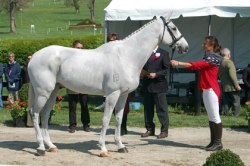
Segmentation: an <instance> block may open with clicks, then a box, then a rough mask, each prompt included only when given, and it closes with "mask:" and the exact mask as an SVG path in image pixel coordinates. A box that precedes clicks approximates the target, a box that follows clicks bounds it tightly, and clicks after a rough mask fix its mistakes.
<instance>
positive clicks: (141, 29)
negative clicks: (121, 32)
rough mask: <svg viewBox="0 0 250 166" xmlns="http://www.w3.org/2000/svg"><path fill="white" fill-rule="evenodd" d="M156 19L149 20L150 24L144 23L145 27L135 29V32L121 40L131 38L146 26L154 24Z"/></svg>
mask: <svg viewBox="0 0 250 166" xmlns="http://www.w3.org/2000/svg"><path fill="white" fill-rule="evenodd" d="M156 20H157V19H156V18H154V19H153V20H151V21H150V22H148V23H146V24H145V25H143V26H142V27H141V28H139V29H137V30H136V31H134V32H132V33H131V34H130V35H128V36H127V37H125V38H124V39H123V40H127V39H128V38H130V37H131V36H133V35H135V34H137V33H138V32H140V31H141V30H143V29H144V28H145V27H147V26H148V25H150V24H152V23H153V22H155V21H156Z"/></svg>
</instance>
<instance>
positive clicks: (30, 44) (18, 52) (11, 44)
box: [0, 35, 104, 65]
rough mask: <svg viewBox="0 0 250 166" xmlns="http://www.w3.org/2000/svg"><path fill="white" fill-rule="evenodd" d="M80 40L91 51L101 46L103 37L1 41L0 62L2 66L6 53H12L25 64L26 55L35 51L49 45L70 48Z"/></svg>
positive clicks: (6, 58) (6, 59) (6, 57)
mask: <svg viewBox="0 0 250 166" xmlns="http://www.w3.org/2000/svg"><path fill="white" fill-rule="evenodd" d="M76 39H78V40H81V41H82V42H83V43H84V48H86V49H93V48H97V47H98V46H100V45H101V44H103V41H104V39H103V35H96V36H87V37H62V38H49V39H42V40H23V39H22V40H2V41H0V62H1V63H2V64H5V63H7V61H8V52H10V51H12V52H14V54H15V56H16V58H15V59H16V60H17V61H18V62H19V63H20V64H21V65H24V64H25V59H26V57H27V56H28V55H32V54H33V53H35V52H36V51H38V50H40V49H42V48H44V47H47V46H49V45H61V46H66V47H71V45H72V42H73V41H74V40H76Z"/></svg>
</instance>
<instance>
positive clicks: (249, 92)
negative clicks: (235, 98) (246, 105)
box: [245, 87, 250, 101]
mask: <svg viewBox="0 0 250 166" xmlns="http://www.w3.org/2000/svg"><path fill="white" fill-rule="evenodd" d="M245 96H246V101H250V88H248V87H246V88H245Z"/></svg>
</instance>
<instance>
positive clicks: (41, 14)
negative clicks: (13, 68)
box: [0, 0, 111, 40]
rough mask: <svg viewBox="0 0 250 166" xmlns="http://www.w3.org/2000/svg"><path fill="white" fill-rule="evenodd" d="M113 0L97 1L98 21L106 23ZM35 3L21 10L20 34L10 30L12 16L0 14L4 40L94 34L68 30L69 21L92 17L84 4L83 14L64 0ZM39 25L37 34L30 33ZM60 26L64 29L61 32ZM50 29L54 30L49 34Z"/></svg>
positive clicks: (40, 0) (74, 22)
mask: <svg viewBox="0 0 250 166" xmlns="http://www.w3.org/2000/svg"><path fill="white" fill-rule="evenodd" d="M110 1H111V0H100V1H99V0H98V1H96V10H95V11H96V22H97V23H101V24H102V25H103V20H104V10H103V9H104V8H105V7H106V6H107V5H108V4H109V2H110ZM34 2H35V3H34V6H30V7H28V8H24V9H23V10H22V12H21V11H18V12H17V15H16V26H17V33H16V34H10V33H9V15H8V14H7V13H0V18H1V21H0V40H5V39H44V38H53V37H61V36H69V35H74V36H78V35H81V36H83V35H92V34H93V29H92V28H91V29H85V30H83V29H82V30H72V31H71V30H68V26H69V24H72V25H74V24H77V23H79V22H81V20H84V19H86V18H89V17H90V14H89V10H88V8H87V5H86V1H85V2H84V4H81V7H80V13H79V14H76V13H75V10H74V7H65V6H64V4H63V2H64V0H57V1H56V3H55V4H54V3H53V1H51V0H35V1H34ZM31 24H34V25H35V30H36V33H33V34H32V33H31V32H30V25H31ZM57 27H60V28H62V29H63V31H57ZM49 29H50V32H49V33H48V31H49ZM100 32H101V33H103V29H98V30H97V31H96V33H100Z"/></svg>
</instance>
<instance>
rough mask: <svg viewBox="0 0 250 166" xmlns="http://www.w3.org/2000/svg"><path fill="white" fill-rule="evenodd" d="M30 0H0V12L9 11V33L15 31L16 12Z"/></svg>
mask: <svg viewBox="0 0 250 166" xmlns="http://www.w3.org/2000/svg"><path fill="white" fill-rule="evenodd" d="M31 1H33V0H0V12H1V11H6V12H7V13H9V16H10V32H11V33H16V12H17V11H19V10H20V9H22V8H24V7H27V6H28V4H29V2H31Z"/></svg>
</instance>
